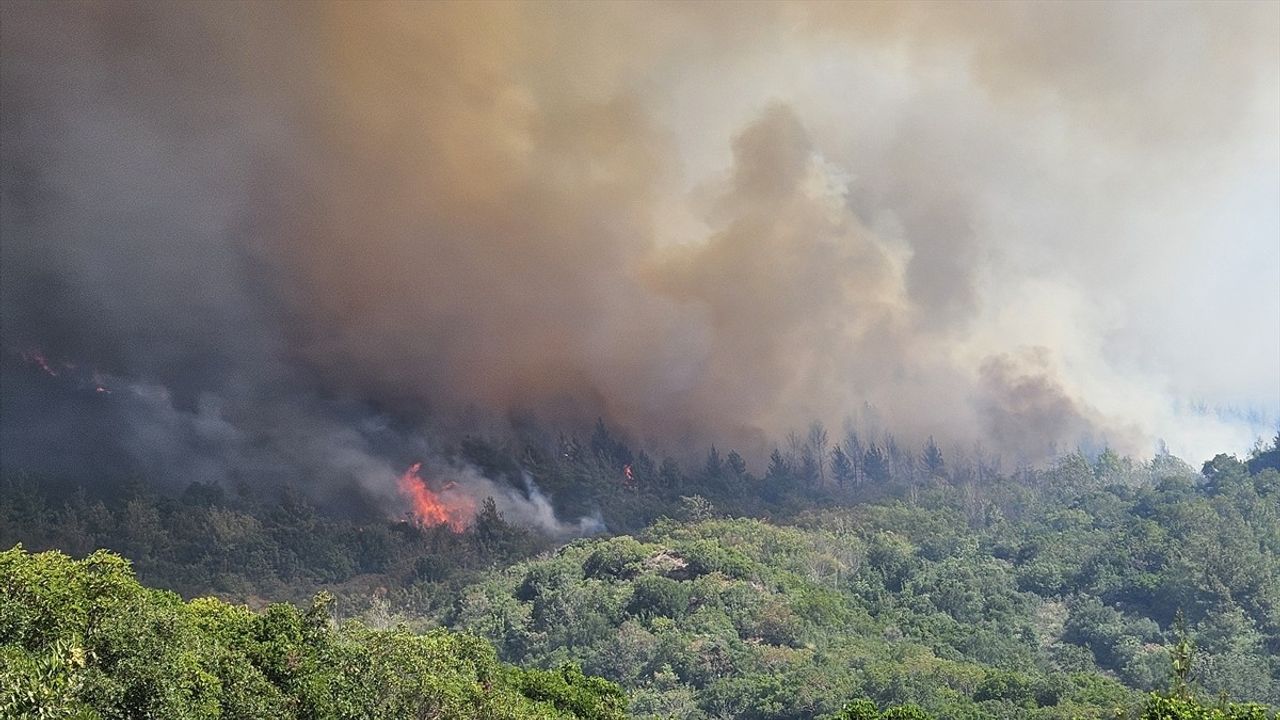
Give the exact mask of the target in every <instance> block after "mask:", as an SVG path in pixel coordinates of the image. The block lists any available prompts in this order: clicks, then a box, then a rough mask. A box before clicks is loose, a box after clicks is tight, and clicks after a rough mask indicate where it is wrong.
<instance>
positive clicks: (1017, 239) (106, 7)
mask: <svg viewBox="0 0 1280 720" xmlns="http://www.w3.org/2000/svg"><path fill="white" fill-rule="evenodd" d="M0 13H2V18H0V20H2V22H0V54H2V55H3V63H2V64H0V98H2V99H3V113H2V117H0V169H2V171H3V172H2V178H0V193H2V194H0V210H2V215H0V240H2V243H3V245H2V247H3V261H4V262H3V265H2V267H0V321H2V322H3V344H4V348H5V350H6V352H7V353H8V356H7V357H8V359H7V360H6V361H5V362H6V366H5V367H6V372H5V386H6V387H5V388H4V395H5V400H6V402H5V407H4V408H3V415H2V418H3V425H4V427H3V442H4V449H5V456H6V457H5V464H6V465H7V466H10V467H14V466H17V465H21V464H23V463H27V462H34V459H33V458H34V456H36V455H48V454H49V451H50V449H51V448H61V449H62V452H64V453H65V457H67V458H73V457H74V458H75V463H79V462H91V461H93V459H94V458H96V459H97V460H99V461H105V460H106V459H107V456H108V455H110V456H111V458H115V459H112V460H111V462H113V463H115V462H118V463H119V464H120V465H122V466H127V467H130V468H133V469H134V471H140V472H149V473H164V474H169V475H175V476H180V477H190V478H191V479H201V480H218V481H234V480H236V479H237V478H245V477H263V476H272V477H276V478H277V479H286V480H289V481H291V482H297V483H300V484H309V485H315V486H325V487H334V486H336V485H338V484H341V483H343V482H358V483H360V484H362V485H365V486H366V487H370V488H384V489H386V491H387V492H393V491H394V477H395V475H396V474H397V473H398V472H399V471H400V470H401V469H402V467H401V465H400V463H403V462H408V461H411V460H413V459H414V458H415V457H418V456H423V455H426V454H430V453H431V452H432V451H433V450H432V448H430V447H428V445H427V442H426V441H425V440H423V439H422V438H423V437H425V436H427V435H429V434H430V432H436V431H438V430H439V429H440V428H442V427H453V426H467V425H468V424H471V425H474V424H475V423H477V422H480V423H482V424H483V423H490V424H491V423H495V422H496V423H501V422H503V421H504V419H505V418H507V417H509V416H511V415H513V414H520V415H527V414H530V413H531V414H533V415H534V416H536V417H538V418H540V419H541V420H542V421H543V422H546V423H551V424H559V425H561V426H565V427H581V426H583V425H585V424H586V423H589V422H591V421H593V420H594V419H595V418H596V417H603V418H605V419H606V420H607V421H608V422H610V423H611V424H612V425H614V426H616V427H618V428H621V429H622V430H623V431H625V432H626V433H627V434H628V435H629V436H630V437H631V438H633V439H634V440H636V441H638V442H641V443H644V444H649V445H655V444H656V445H661V446H664V447H666V448H668V449H670V450H672V451H675V452H682V451H687V450H690V449H692V448H694V447H696V446H697V445H698V444H700V443H705V442H709V441H711V440H719V441H720V442H721V443H722V444H726V443H727V444H734V445H737V446H739V447H740V448H741V449H742V450H743V451H744V452H746V453H748V454H749V455H755V456H759V455H760V454H761V453H763V452H764V451H766V450H767V448H768V446H769V443H770V440H771V438H777V437H780V436H782V435H784V434H785V433H786V432H787V431H788V430H790V429H792V428H799V427H805V426H807V424H808V423H809V422H810V421H811V420H815V419H816V420H822V421H825V422H826V423H827V424H828V425H831V426H833V427H835V426H839V424H840V423H841V422H842V421H843V420H845V419H846V418H848V417H849V416H851V415H852V414H853V409H855V408H859V407H864V406H866V405H867V404H868V403H869V404H871V405H873V406H875V407H876V408H877V410H878V414H879V416H881V417H883V418H884V422H885V423H886V424H887V425H889V426H890V427H893V428H895V429H897V430H898V431H899V432H901V433H904V434H907V435H909V436H913V437H914V436H919V437H924V436H925V435H927V434H932V435H934V436H936V437H938V438H939V439H940V440H941V439H943V438H946V439H948V440H949V441H951V442H954V443H966V444H967V443H972V442H975V441H978V442H982V443H984V444H985V445H987V446H988V447H993V448H997V449H999V450H1000V451H1002V452H1004V453H1006V454H1008V455H1009V456H1011V457H1012V458H1016V459H1017V460H1019V461H1028V462H1033V461H1038V460H1042V459H1044V458H1046V457H1049V456H1051V455H1052V454H1054V453H1056V452H1059V451H1062V450H1069V449H1072V448H1074V447H1076V446H1077V445H1081V444H1089V445H1091V446H1100V445H1102V444H1111V445H1115V446H1118V447H1120V448H1121V449H1124V450H1133V451H1138V452H1146V451H1148V450H1149V449H1150V448H1152V447H1154V442H1155V439H1156V438H1157V437H1165V438H1168V439H1169V440H1170V444H1171V445H1172V447H1173V449H1174V450H1175V451H1181V452H1186V453H1190V454H1192V455H1195V454H1198V453H1203V452H1206V451H1208V450H1209V449H1216V448H1220V447H1224V446H1227V447H1229V446H1231V445H1233V444H1236V445H1238V444H1242V443H1243V444H1247V443H1248V441H1249V440H1250V439H1251V438H1252V435H1253V434H1254V433H1256V432H1259V431H1262V430H1264V429H1263V428H1251V427H1240V426H1239V425H1238V424H1231V423H1224V422H1219V421H1216V420H1215V419H1213V418H1212V417H1208V416H1204V415H1194V414H1192V415H1188V414H1186V413H1180V412H1179V411H1178V410H1177V408H1178V407H1181V405H1180V404H1179V401H1181V400H1184V399H1200V398H1204V397H1205V396H1207V395H1208V396H1210V399H1211V400H1212V399H1219V398H1220V399H1222V400H1223V402H1227V403H1235V404H1250V405H1254V406H1257V407H1260V408H1261V409H1262V415H1263V416H1266V415H1270V414H1275V413H1280V379H1278V378H1276V377H1275V375H1274V374H1272V371H1274V368H1275V367H1276V365H1277V364H1280V330H1277V325H1280V323H1277V322H1270V323H1268V322H1265V321H1266V320H1268V319H1270V320H1276V319H1277V318H1280V307H1277V306H1276V302H1280V301H1274V298H1269V297H1264V296H1258V297H1261V300H1260V301H1258V300H1257V298H1255V296H1254V295H1248V296H1247V297H1245V298H1244V299H1243V300H1241V302H1246V303H1250V305H1249V306H1250V307H1254V308H1256V310H1257V311H1258V312H1260V313H1261V315H1257V316H1256V317H1257V318H1258V323H1257V324H1258V326H1259V328H1260V329H1258V328H1255V332H1253V333H1252V334H1250V335H1249V337H1250V338H1252V339H1251V340H1249V341H1248V342H1249V343H1251V344H1250V345H1249V348H1248V349H1249V352H1247V353H1234V354H1235V355H1247V356H1248V357H1251V358H1255V357H1260V358H1261V359H1258V360H1251V361H1250V363H1251V364H1249V365H1248V366H1247V367H1246V368H1245V370H1244V371H1243V372H1239V373H1236V375H1238V378H1237V381H1233V382H1223V381H1221V380H1220V376H1221V374H1222V373H1221V368H1222V367H1224V364H1225V363H1226V362H1227V361H1226V360H1225V359H1222V358H1220V357H1217V356H1213V357H1209V358H1208V359H1205V358H1204V357H1202V356H1201V355H1200V354H1197V353H1188V352H1186V351H1185V350H1184V349H1183V348H1185V347H1186V346H1187V344H1188V342H1189V341H1190V339H1188V338H1184V337H1181V336H1180V334H1179V333H1180V332H1182V330H1180V328H1182V327H1183V326H1184V325H1183V323H1184V321H1185V319H1186V317H1187V316H1186V315H1181V314H1180V313H1182V308H1183V306H1182V305H1179V304H1178V303H1177V302H1176V301H1166V300H1165V298H1168V297H1169V296H1170V295H1173V294H1174V293H1171V292H1170V289H1171V288H1182V287H1192V288H1199V287H1201V285H1200V284H1197V283H1198V282H1199V281H1198V279H1197V277H1196V276H1195V273H1196V272H1200V271H1202V269H1203V268H1202V267H1200V266H1198V265H1194V264H1184V263H1182V262H1180V261H1178V260H1177V258H1179V257H1183V256H1186V257H1190V258H1195V257H1198V253H1200V252H1202V246H1204V244H1205V243H1207V242H1209V240H1214V241H1221V237H1222V236H1221V235H1220V234H1218V233H1217V230H1218V229H1219V228H1218V224H1219V221H1220V220H1221V218H1223V217H1226V213H1224V214H1222V215H1219V214H1215V213H1217V212H1218V211H1217V210H1216V209H1215V208H1218V207H1225V206H1230V207H1233V208H1237V205H1230V203H1237V204H1238V210H1237V211H1234V212H1233V213H1232V214H1231V216H1232V217H1238V216H1239V214H1240V212H1243V213H1244V214H1245V216H1246V217H1249V218H1253V219H1252V220H1249V221H1248V222H1246V223H1245V224H1244V225H1243V226H1242V229H1241V230H1240V233H1239V234H1238V235H1236V236H1232V237H1234V238H1235V239H1234V240H1233V241H1231V242H1234V243H1235V245H1231V244H1228V248H1229V249H1230V248H1234V249H1235V252H1236V254H1242V253H1243V254H1248V253H1255V254H1256V253H1261V255H1259V256H1258V257H1256V258H1254V260H1252V261H1250V262H1246V263H1243V264H1242V265H1240V266H1239V267H1237V266H1235V265H1232V266H1231V268H1232V269H1231V271H1232V272H1243V273H1252V274H1246V275H1245V276H1243V277H1240V278H1238V279H1239V280H1240V281H1241V282H1242V283H1243V284H1244V285H1245V286H1247V287H1253V286H1255V285H1263V286H1265V285H1267V282H1268V281H1269V280H1276V279H1277V276H1280V266H1278V265H1277V263H1280V259H1277V258H1280V255H1278V254H1277V253H1276V252H1275V251H1274V250H1273V249H1271V248H1270V246H1269V245H1267V244H1266V243H1267V242H1268V238H1267V235H1266V234H1267V233H1268V232H1269V228H1270V223H1276V222H1280V221H1275V220H1274V216H1275V214H1276V213H1275V212H1274V210H1273V209H1271V206H1270V204H1269V203H1270V201H1265V202H1258V201H1257V199H1256V198H1254V197H1253V196H1252V195H1250V194H1248V193H1243V194H1242V192H1243V191H1240V188H1241V187H1245V186H1246V185H1248V183H1249V181H1252V180H1253V179H1256V178H1258V177H1261V178H1262V180H1261V182H1262V183H1263V186H1264V187H1270V186H1272V185H1280V181H1277V180H1276V179H1275V177H1274V175H1275V174H1276V172H1277V168H1278V167H1280V157H1278V156H1280V150H1277V138H1276V135H1277V133H1276V124H1277V118H1278V117H1280V110H1277V105H1278V104H1280V100H1277V97H1280V96H1278V95H1277V71H1276V69H1275V68H1276V67H1277V66H1278V65H1280V58H1278V57H1277V52H1278V51H1277V47H1280V41H1278V38H1280V10H1277V8H1276V6H1274V5H1262V4H1259V5H1248V6H1246V5H1232V6H1230V7H1229V8H1228V9H1226V10H1224V9H1222V8H1220V7H1215V6H1210V5H1203V6H1190V5H1178V6H1159V7H1155V6H1146V5H1142V6H1138V5H1131V6H1119V5H1117V6H1108V5H1082V6H1073V5H1066V4H1063V5H1053V6H1036V7H1030V6H1027V7H1016V6H1009V5H992V6H981V7H978V6H974V5H972V4H966V5H964V6H948V7H945V8H944V7H941V6H937V5H913V4H901V3H894V4H890V5H878V4H870V3H859V4H851V5H842V6H831V5H813V6H810V5H804V4H795V3H787V4H779V5H771V4H753V5H751V6H749V7H748V6H720V5H717V6H701V5H695V6H686V5H670V6H668V5H663V6H658V7H654V8H649V7H644V8H642V7H639V6H608V7H595V6H590V5H573V6H567V5H515V4H511V5H476V4H457V5H454V4H417V3H392V2H379V3H346V4H338V3H333V4H330V3H308V4H286V3H259V4H248V3H207V4H195V3H182V4H169V3H112V4H94V3H85V4H82V3H56V4H55V3H20V2H10V3H5V4H4V5H3V6H2V7H0ZM1153 33H1154V34H1156V35H1159V36H1160V37H1161V38H1180V40H1179V42H1172V41H1165V40H1163V39H1162V40H1160V41H1154V40H1152V39H1151V38H1152V37H1153V35H1152V34H1153ZM1267 183H1271V185H1268V184H1267ZM1222 222H1225V220H1222ZM1260 239H1261V241H1260ZM1272 239H1273V238H1272ZM1227 255H1229V256H1230V255H1231V252H1228V253H1227ZM1139 261H1141V262H1139ZM1224 272H1225V271H1224ZM1185 292H1186V293H1187V294H1188V295H1189V296H1190V297H1192V298H1195V297H1199V294H1198V293H1200V291H1198V290H1188V291H1185ZM1233 302H1234V301H1226V300H1224V301H1222V303H1223V304H1221V305H1217V306H1215V307H1219V308H1220V309H1221V314H1222V315H1223V316H1224V317H1225V316H1229V315H1231V314H1232V313H1236V311H1237V310H1238V306H1237V305H1234V304H1232V303H1233ZM1259 302H1261V303H1262V304H1261V305H1259V304H1258V303H1259ZM1203 306H1204V304H1203V303H1196V304H1195V307H1197V308H1202V307H1203ZM1170 308H1172V309H1170ZM1187 312H1192V311H1191V310H1188V311H1187ZM1224 322H1226V323H1227V324H1229V325H1230V324H1231V322H1235V321H1224ZM1233 327H1234V326H1233ZM1235 335H1237V336H1242V335H1243V334H1242V333H1236V334H1235ZM1217 337H1219V333H1218V331H1216V330H1206V331H1205V338H1206V339H1207V340H1208V341H1212V340H1214V339H1215V338H1217ZM1197 340H1198V339H1197ZM33 348H34V349H39V350H40V351H41V352H43V353H44V354H45V355H46V356H47V357H49V358H55V359H57V360H59V361H61V360H63V359H69V360H71V361H73V362H76V363H81V364H85V365H86V366H92V367H94V368H96V369H97V371H98V372H100V373H104V374H106V375H108V376H110V377H113V378H116V379H117V382H119V383H120V384H121V387H120V388H119V389H117V390H113V392H112V393H111V394H110V395H109V396H105V397H104V396H103V395H104V394H102V393H94V394H93V395H92V396H87V397H86V398H85V399H84V400H82V401H81V400H77V401H75V402H71V403H69V404H66V403H64V404H58V403H49V402H45V401H43V400H39V399H35V400H33V399H32V398H39V397H42V396H40V395H39V392H37V391H32V390H30V388H31V387H32V386H36V385H38V384H39V383H41V382H45V375H43V373H42V371H39V370H38V369H36V370H34V371H33V370H32V368H31V366H30V363H29V362H27V363H23V362H21V361H20V360H19V359H17V355H16V354H17V353H22V352H25V351H29V350H31V349H33ZM1215 363H1216V364H1215ZM1268 363H1270V364H1268ZM19 367H22V368H23V369H22V370H21V371H19V369H18V368H19ZM1209 377H1212V378H1213V381H1212V382H1210V381H1208V380H1206V378H1209ZM477 418H478V419H477ZM428 429H430V432H429V431H428ZM107 441H109V442H107ZM104 442H105V443H106V444H105V445H104V444H103V443H104ZM104 447H111V448H114V449H113V450H112V452H111V453H107V452H105V451H104V450H102V448H104ZM117 456H118V458H117ZM68 462H70V461H68ZM73 464H74V463H73ZM525 497H526V499H529V498H531V497H532V493H526V495H525ZM530 502H533V501H532V500H530Z"/></svg>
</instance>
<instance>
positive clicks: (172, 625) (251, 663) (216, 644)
mask: <svg viewBox="0 0 1280 720" xmlns="http://www.w3.org/2000/svg"><path fill="white" fill-rule="evenodd" d="M331 600H332V598H331V597H327V596H323V595H322V596H318V597H317V598H316V600H315V601H314V602H313V603H312V604H311V606H310V607H309V608H307V609H306V610H299V609H297V608H296V607H294V606H293V605H290V604H273V605H270V606H269V607H267V608H266V609H265V610H264V611H263V612H261V613H254V612H251V611H250V610H248V609H247V608H245V607H243V606H234V605H228V604H226V603H223V602H221V601H219V600H215V599H212V598H203V599H197V600H192V601H191V602H183V601H182V600H181V599H180V598H179V597H178V596H177V595H175V594H173V593H171V592H164V591H158V590H151V589H148V588H144V587H142V586H141V585H139V584H138V583H137V581H136V580H135V579H134V577H133V574H132V572H131V571H130V569H129V565H128V562H127V561H125V560H123V559H122V558H120V557H118V556H116V555H112V554H110V553H106V552H97V553H94V554H92V555H90V556H88V557H87V558H85V559H83V560H78V561H77V560H72V559H70V558H68V557H67V556H66V555H63V554H61V553H58V552H47V553H41V554H37V555H32V554H29V553H27V552H25V551H24V550H23V549H22V548H20V547H19V548H15V549H13V550H9V551H5V552H2V553H0V717H6V718H33V719H35V718H39V719H44V718H49V719H53V718H78V719H83V720H91V719H94V718H102V719H104V720H106V719H108V718H167V719H173V718H181V719H191V720H197V719H199V718H220V719H222V720H232V719H236V718H240V719H243V720H271V719H280V720H285V719H287V718H299V719H301V718H314V719H317V720H319V719H323V718H334V719H336V718H344V719H355V718H368V719H369V720H380V719H382V718H428V717H429V718H440V719H441V720H464V719H465V720H472V719H474V718H494V719H495V720H526V719H528V720H534V719H537V720H550V719H552V718H582V719H583V720H597V719H599V720H608V719H609V718H622V717H624V709H625V700H624V697H623V695H622V693H621V691H620V690H619V689H618V687H617V686H615V685H613V684H611V683H609V682H606V681H604V680H600V679H598V678H589V677H586V676H584V675H583V674H582V672H581V671H580V670H578V669H577V668H576V667H574V666H572V665H565V666H563V667H560V668H557V669H556V670H552V671H541V670H524V669H520V668H516V667H512V666H509V665H504V664H502V663H500V662H498V660H497V659H496V658H495V656H494V652H493V648H492V647H490V646H489V645H488V644H487V643H485V642H483V641H481V640H479V639H477V638H474V637H468V636H465V635H455V634H451V633H447V632H444V631H436V632H432V633H429V634H426V635H415V634H412V633H410V632H407V631H405V630H373V629H370V628H367V627H365V626H363V625H361V624H360V623H356V622H347V623H344V624H342V625H338V624H336V623H335V622H334V621H333V619H332V617H331V608H330V603H331Z"/></svg>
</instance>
